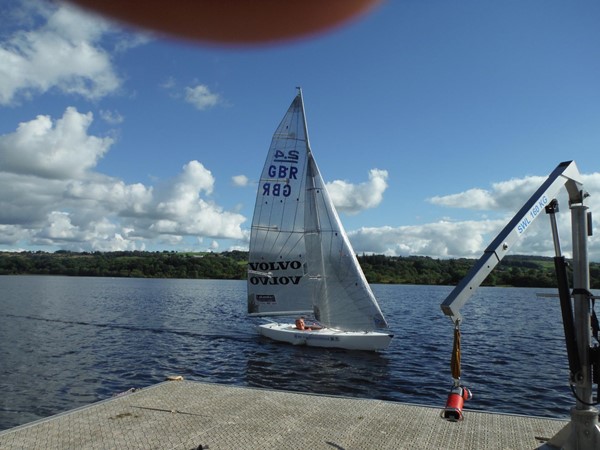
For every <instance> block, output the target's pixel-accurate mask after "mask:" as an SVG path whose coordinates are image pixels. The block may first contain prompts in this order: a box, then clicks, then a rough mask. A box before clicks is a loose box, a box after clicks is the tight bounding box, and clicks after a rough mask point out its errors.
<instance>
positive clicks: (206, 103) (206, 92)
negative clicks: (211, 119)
mask: <svg viewBox="0 0 600 450" xmlns="http://www.w3.org/2000/svg"><path fill="white" fill-rule="evenodd" d="M185 101H186V102H188V103H191V104H192V105H194V106H195V107H196V108H197V109H199V110H201V111H202V110H205V109H209V108H212V107H213V106H216V105H218V104H219V103H220V102H221V98H220V97H219V95H218V94H215V93H213V92H211V91H210V89H209V88H208V86H206V85H204V84H199V85H197V86H194V87H186V88H185Z"/></svg>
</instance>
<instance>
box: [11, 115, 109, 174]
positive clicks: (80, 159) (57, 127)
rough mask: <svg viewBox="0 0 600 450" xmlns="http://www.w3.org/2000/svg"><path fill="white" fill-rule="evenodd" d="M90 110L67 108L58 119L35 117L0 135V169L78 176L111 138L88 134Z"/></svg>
mask: <svg viewBox="0 0 600 450" xmlns="http://www.w3.org/2000/svg"><path fill="white" fill-rule="evenodd" d="M92 120H93V116H92V114H91V113H87V114H80V113H79V112H77V110H76V109H75V108H72V107H69V108H67V110H66V111H65V113H64V114H63V117H62V118H61V119H58V120H57V121H56V123H53V122H52V119H51V118H50V117H49V116H38V117H37V118H36V119H34V120H31V121H29V122H24V123H21V124H19V127H18V128H17V130H16V131H15V132H14V133H10V134H6V135H3V136H0V171H3V172H12V173H19V174H23V175H35V176H39V177H44V178H56V179H64V178H68V177H72V178H80V177H82V176H83V174H84V173H85V172H86V170H89V169H90V168H92V167H94V166H95V165H96V164H97V162H98V160H99V159H100V158H101V157H102V156H103V155H104V154H105V153H106V152H107V151H108V148H109V147H110V146H111V145H112V139H111V138H98V137H95V136H89V135H88V134H87V130H88V128H89V126H90V124H91V123H92Z"/></svg>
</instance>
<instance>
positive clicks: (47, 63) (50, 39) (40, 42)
mask: <svg viewBox="0 0 600 450" xmlns="http://www.w3.org/2000/svg"><path fill="white" fill-rule="evenodd" d="M31 5H35V7H32V8H31V9H30V11H31V14H33V15H35V17H36V20H31V19H29V26H30V29H28V30H23V29H21V30H19V31H16V32H15V33H14V34H12V35H11V36H10V37H9V38H8V39H7V40H5V41H3V42H0V104H3V105H9V104H12V103H14V102H16V101H17V100H18V99H19V98H31V97H32V96H33V95H34V94H38V93H45V92H47V91H49V90H50V89H53V88H56V89H59V90H60V91H62V92H64V93H68V94H76V95H80V96H83V97H85V98H87V99H92V100H94V99H99V98H101V97H104V96H106V95H108V94H110V93H113V92H115V91H117V90H118V89H119V88H120V86H121V79H120V78H119V76H118V75H117V74H116V71H115V69H114V67H113V65H112V62H111V59H110V56H109V54H108V53H107V52H106V51H105V50H104V49H103V48H102V47H101V46H100V40H101V38H102V37H103V36H104V35H106V33H108V32H110V31H111V28H110V27H109V25H108V24H107V22H105V21H103V20H102V19H99V18H97V17H95V16H91V15H88V14H85V13H83V12H80V11H79V10H78V9H75V8H74V7H71V6H68V5H66V4H61V5H60V6H59V7H55V6H54V5H53V4H51V3H49V2H48V3H47V2H36V3H32V4H31ZM40 21H43V24H41V25H40V24H39V23H40ZM32 23H35V24H34V25H32Z"/></svg>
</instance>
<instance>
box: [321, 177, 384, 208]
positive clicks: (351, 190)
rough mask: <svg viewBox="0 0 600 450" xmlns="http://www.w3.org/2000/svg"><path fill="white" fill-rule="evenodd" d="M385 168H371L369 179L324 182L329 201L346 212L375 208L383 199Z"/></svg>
mask: <svg viewBox="0 0 600 450" xmlns="http://www.w3.org/2000/svg"><path fill="white" fill-rule="evenodd" d="M387 177H388V172H387V170H379V169H371V170H370V171H369V181H367V182H364V183H360V184H351V183H348V182H347V181H341V180H335V181H332V182H330V183H326V185H327V191H328V192H329V196H330V197H331V201H332V202H333V204H334V205H335V207H336V208H337V209H338V211H343V212H346V213H348V214H356V213H358V212H360V211H362V210H364V209H369V208H375V207H376V206H378V205H379V204H380V203H381V201H382V200H383V193H384V192H385V190H386V189H387Z"/></svg>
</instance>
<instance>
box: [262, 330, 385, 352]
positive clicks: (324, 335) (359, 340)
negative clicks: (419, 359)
mask: <svg viewBox="0 0 600 450" xmlns="http://www.w3.org/2000/svg"><path fill="white" fill-rule="evenodd" d="M258 332H259V333H260V334H261V335H263V336H265V337H268V338H270V339H273V340H275V341H280V342H287V343H289V344H293V345H307V346H309V347H325V348H342V349H346V350H366V351H378V350H385V349H386V348H387V347H388V345H389V344H390V341H391V340H392V337H393V335H392V334H389V333H384V332H380V331H341V330H336V329H334V328H322V329H320V330H310V331H307V330H299V329H297V328H296V327H295V326H294V325H292V324H289V323H267V324H263V325H259V326H258Z"/></svg>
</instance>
